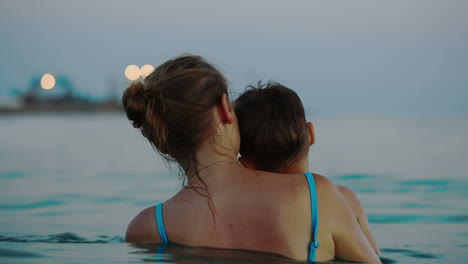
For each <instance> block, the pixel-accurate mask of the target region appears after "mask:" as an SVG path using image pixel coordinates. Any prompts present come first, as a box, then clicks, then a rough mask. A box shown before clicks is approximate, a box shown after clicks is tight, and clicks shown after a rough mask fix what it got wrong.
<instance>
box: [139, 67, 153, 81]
mask: <svg viewBox="0 0 468 264" xmlns="http://www.w3.org/2000/svg"><path fill="white" fill-rule="evenodd" d="M153 71H154V67H153V65H149V64H146V65H143V66H141V68H140V72H141V77H143V78H145V77H146V76H148V75H150V74H151V73H152V72H153Z"/></svg>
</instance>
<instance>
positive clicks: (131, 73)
mask: <svg viewBox="0 0 468 264" xmlns="http://www.w3.org/2000/svg"><path fill="white" fill-rule="evenodd" d="M140 75H141V72H140V68H138V66H136V65H128V66H127V68H125V77H127V79H129V80H130V81H134V80H136V79H138V78H139V77H140Z"/></svg>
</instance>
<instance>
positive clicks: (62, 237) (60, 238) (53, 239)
mask: <svg viewBox="0 0 468 264" xmlns="http://www.w3.org/2000/svg"><path fill="white" fill-rule="evenodd" d="M0 242H18V243H32V242H40V243H76V244H109V243H123V242H124V238H123V237H121V236H104V235H102V236H96V238H95V239H88V238H85V237H82V236H79V235H77V234H75V233H71V232H65V233H60V234H53V235H42V236H41V235H18V236H4V235H0Z"/></svg>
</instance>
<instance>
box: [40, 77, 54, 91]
mask: <svg viewBox="0 0 468 264" xmlns="http://www.w3.org/2000/svg"><path fill="white" fill-rule="evenodd" d="M54 86H55V77H54V76H52V74H49V73H46V74H44V75H42V78H41V87H42V89H45V90H50V89H52V88H54Z"/></svg>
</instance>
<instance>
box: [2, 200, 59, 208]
mask: <svg viewBox="0 0 468 264" xmlns="http://www.w3.org/2000/svg"><path fill="white" fill-rule="evenodd" d="M63 204H65V202H63V201H59V200H46V201H40V202H35V203H26V204H0V210H29V209H37V208H44V207H50V206H58V205H63Z"/></svg>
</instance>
